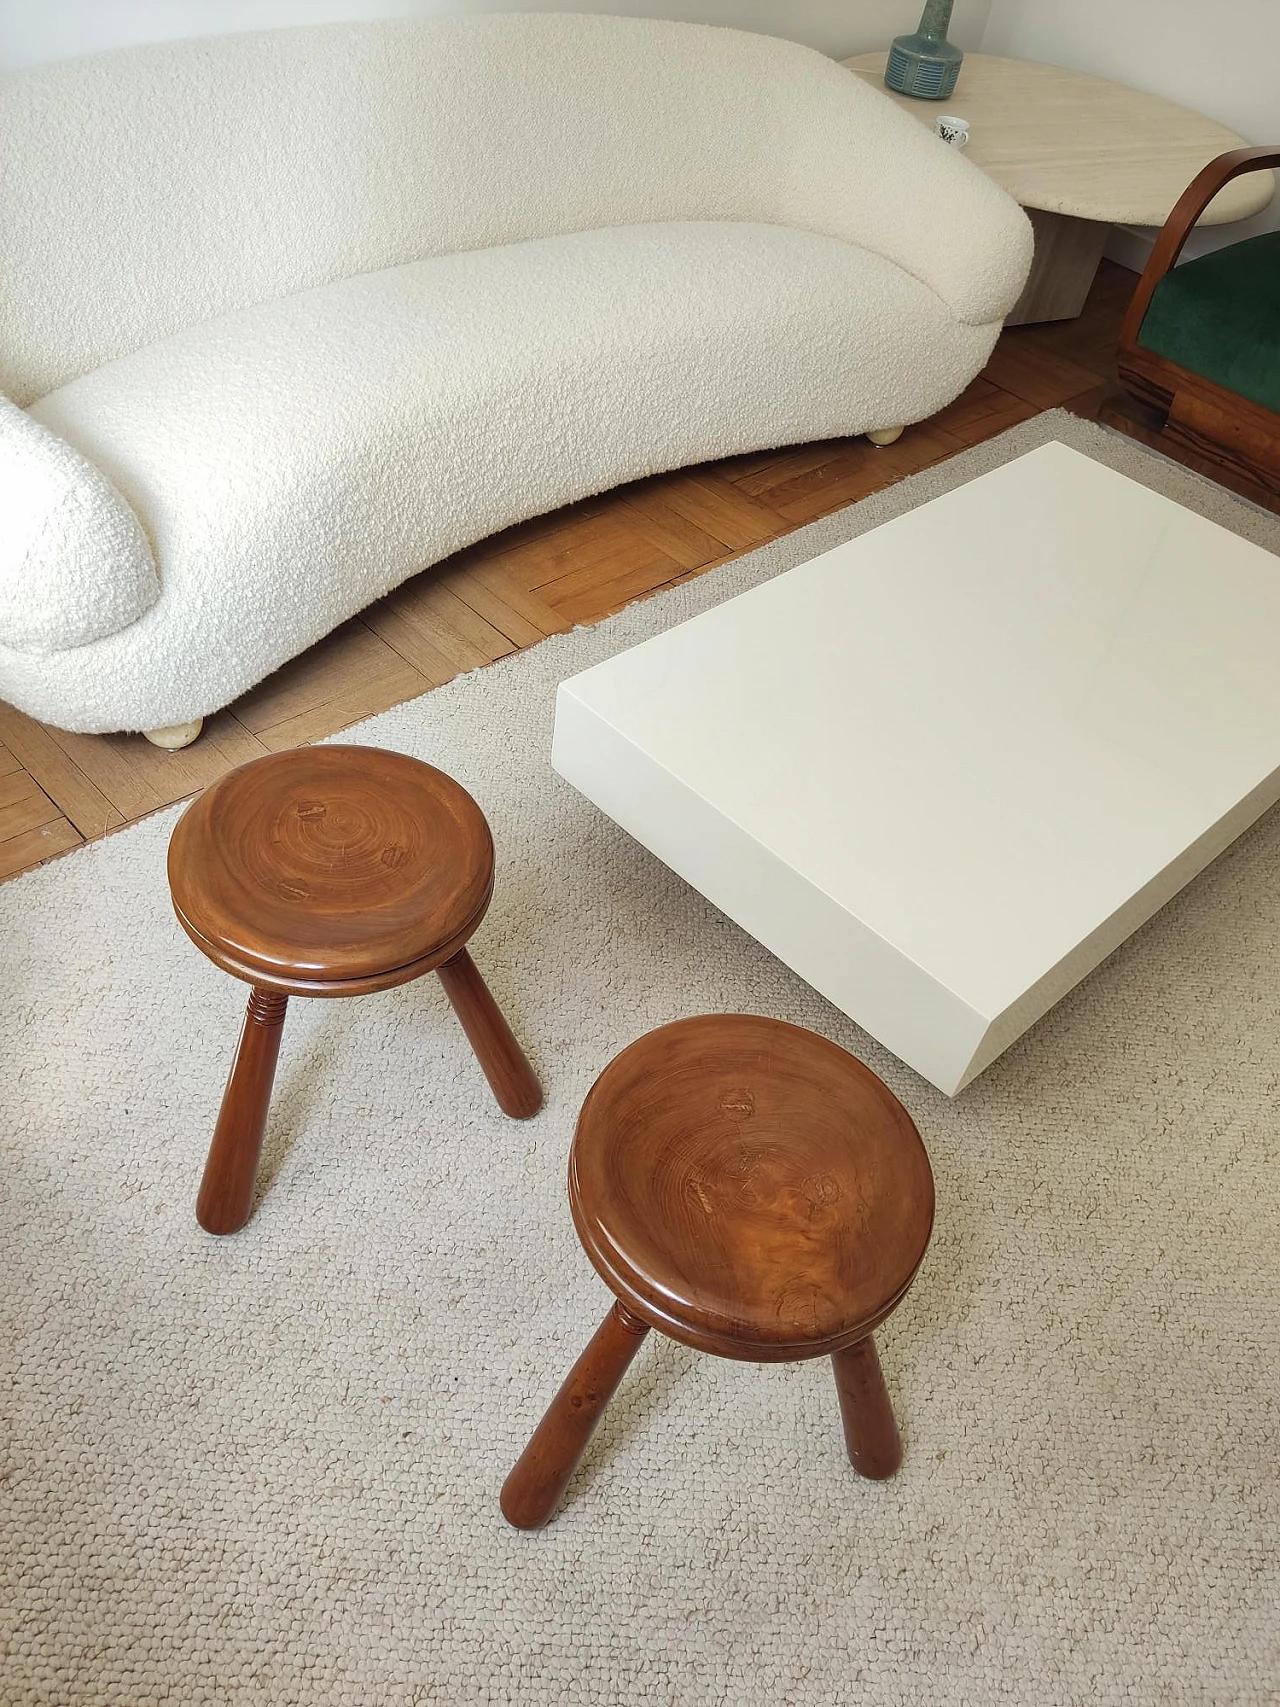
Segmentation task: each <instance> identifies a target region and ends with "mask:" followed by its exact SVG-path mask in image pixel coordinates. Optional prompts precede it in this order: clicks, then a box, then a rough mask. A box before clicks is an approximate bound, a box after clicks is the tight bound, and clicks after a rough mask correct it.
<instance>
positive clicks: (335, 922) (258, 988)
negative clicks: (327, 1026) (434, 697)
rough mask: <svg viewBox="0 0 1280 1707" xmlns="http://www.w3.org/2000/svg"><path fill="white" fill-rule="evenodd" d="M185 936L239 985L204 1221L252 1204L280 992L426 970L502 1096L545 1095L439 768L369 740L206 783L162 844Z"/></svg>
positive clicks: (347, 990)
mask: <svg viewBox="0 0 1280 1707" xmlns="http://www.w3.org/2000/svg"><path fill="white" fill-rule="evenodd" d="M169 887H170V890H171V892H172V895H173V905H174V910H175V912H176V913H177V915H178V920H179V922H180V923H181V925H182V927H183V929H184V930H185V931H186V933H187V935H188V936H189V937H190V938H191V940H192V941H193V942H194V943H195V945H196V946H197V948H200V949H202V950H203V952H204V953H205V954H207V955H208V956H209V958H210V960H212V961H213V962H214V964H215V965H217V966H220V967H222V969H223V970H224V971H225V972H230V973H231V974H232V975H233V976H234V977H236V978H241V979H243V980H244V981H245V982H246V983H247V984H251V985H252V986H253V991H252V994H251V995H250V997H249V1008H248V1012H247V1014H246V1015H245V1022H244V1030H243V1031H242V1033H241V1035H240V1043H239V1047H238V1048H237V1050H236V1056H235V1060H234V1062H233V1064H232V1067H231V1076H230V1078H229V1079H228V1081H227V1088H226V1091H225V1092H224V1094H223V1098H222V1108H221V1111H220V1112H219V1115H218V1123H217V1126H216V1128H215V1130H214V1135H213V1144H212V1146H211V1148H210V1150H209V1159H208V1161H207V1162H206V1164H205V1171H204V1179H203V1182H202V1183H201V1187H200V1195H199V1198H198V1200H197V1202H196V1218H197V1219H198V1220H199V1222H200V1225H201V1226H202V1227H203V1228H204V1229H205V1230H206V1231H207V1232H210V1233H234V1232H235V1231H236V1230H237V1229H238V1228H240V1227H242V1226H243V1225H244V1223H245V1222H246V1221H247V1220H248V1218H249V1208H250V1205H251V1203H252V1201H253V1185H254V1177H255V1175H256V1173H257V1167H258V1157H259V1154H260V1152H261V1149H262V1137H263V1132H264V1130H265V1128H266V1120H267V1107H268V1104H269V1102H270V1099H271V1085H272V1081H273V1079H274V1076H275V1067H276V1057H277V1055H278V1053H279V1049H280V1033H281V1028H282V1026H283V1025H284V1017H285V1010H286V1008H287V1007H288V1003H289V997H290V996H362V995H366V994H368V993H369V992H370V991H373V990H388V989H391V988H392V986H393V985H396V984H407V983H408V982H409V980H410V979H412V978H420V977H421V976H422V975H423V973H425V972H435V973H436V974H437V975H438V976H439V979H440V982H441V983H442V984H443V985H444V988H445V994H446V995H447V996H448V998H449V1000H450V1001H451V1002H452V1004H453V1007H454V1011H455V1012H456V1013H457V1016H458V1018H459V1019H460V1020H461V1022H462V1026H463V1030H464V1031H465V1032H466V1034H467V1036H468V1038H469V1039H470V1040H471V1046H472V1048H473V1049H474V1050H475V1052H476V1056H477V1058H478V1059H479V1062H480V1065H481V1067H482V1068H483V1069H484V1072H485V1076H486V1077H487V1079H488V1081H489V1084H490V1086H491V1087H492V1089H493V1093H494V1095H495V1097H496V1098H497V1100H498V1105H499V1107H500V1108H501V1109H502V1110H503V1112H504V1113H505V1114H509V1115H512V1116H514V1117H515V1118H517V1119H523V1118H525V1117H526V1116H528V1115H531V1114H536V1113H537V1112H538V1109H539V1108H540V1107H541V1106H542V1091H541V1089H540V1088H539V1085H538V1081H537V1079H535V1077H534V1075H533V1070H532V1068H531V1067H530V1066H529V1063H528V1061H527V1060H526V1059H525V1057H524V1054H523V1053H522V1051H521V1049H520V1046H519V1044H518V1043H517V1042H516V1040H515V1038H514V1037H513V1036H512V1034H511V1030H510V1027H509V1026H508V1025H507V1022H506V1020H505V1019H504V1018H503V1017H502V1014H501V1012H500V1010H499V1008H498V1006H497V1003H496V1002H495V1001H494V999H493V997H492V996H491V995H490V994H489V991H488V988H487V987H486V985H485V982H484V980H483V979H482V978H481V976H480V974H479V972H478V971H477V970H476V967H475V963H474V962H473V961H472V959H471V956H470V955H469V954H468V953H467V950H466V946H465V945H466V942H467V940H468V938H469V937H470V936H471V934H472V932H473V931H474V930H475V929H476V927H477V925H479V923H480V921H481V919H483V917H484V915H485V911H486V909H487V907H488V905H489V898H490V896H491V895H492V893H493V838H492V836H491V835H490V833H489V826H488V824H487V823H486V822H485V819H484V814H483V813H482V812H481V810H480V808H479V807H478V806H477V805H476V803H475V801H474V800H473V799H472V798H471V796H470V795H469V794H468V793H467V791H466V790H465V789H464V788H462V787H461V786H460V785H459V784H458V783H456V782H454V781H453V780H452V778H450V777H447V776H446V775H445V774H444V772H443V771H438V770H436V769H435V768H434V767H433V766H431V765H426V764H423V763H422V762H421V761H420V760H418V759H412V758H409V757H407V756H406V755H405V754H403V753H391V752H385V751H383V750H382V749H380V748H375V747H350V746H325V747H300V748H297V749H295V750H293V751H290V752H285V753H273V754H270V755H269V756H268V757H266V758H262V759H254V760H253V761H252V762H251V763H249V764H247V765H241V766H240V768H239V769H238V770H234V771H231V772H229V774H228V775H226V776H224V777H222V778H221V779H220V780H219V781H218V782H215V783H214V784H212V786H211V787H209V788H207V789H206V790H205V791H204V793H203V794H202V795H200V796H199V798H198V799H197V800H196V801H195V803H194V804H193V805H192V806H191V807H190V808H189V809H188V810H187V812H186V813H185V814H184V815H183V817H182V818H181V820H180V821H179V823H178V826H177V828H176V829H175V830H174V832H173V837H172V839H171V841H170V843H169Z"/></svg>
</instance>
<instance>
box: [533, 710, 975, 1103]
mask: <svg viewBox="0 0 1280 1707" xmlns="http://www.w3.org/2000/svg"><path fill="white" fill-rule="evenodd" d="M551 763H552V768H553V769H554V770H556V771H557V772H558V773H559V774H560V775H561V776H562V777H564V779H565V780H566V781H567V782H569V783H571V784H572V785H573V786H574V787H575V788H576V789H577V790H578V791H579V792H580V793H581V794H584V795H585V796H586V797H587V799H588V800H590V801H592V802H593V804H594V805H596V806H598V807H599V808H600V810H601V811H602V812H604V813H605V814H606V815H607V816H608V817H609V818H611V819H613V821H614V823H616V824H618V825H620V826H621V828H622V829H624V830H626V831H627V833H628V834H629V835H631V836H633V837H634V838H635V839H636V841H638V842H639V843H640V844H641V845H642V846H643V847H646V848H647V849H648V850H649V851H650V853H652V854H654V855H655V856H656V857H657V858H658V859H660V860H661V861H662V862H663V864H664V865H666V866H668V867H669V868H670V869H671V870H672V871H674V872H676V873H677V875H678V876H680V877H682V878H683V879H684V880H685V882H686V883H689V884H691V885H692V887H693V888H694V889H696V890H697V891H698V892H699V894H701V895H704V896H705V897H706V898H707V899H708V900H709V901H711V902H712V903H713V904H714V905H715V906H717V907H719V908H720V910H721V911H722V912H724V913H726V914H727V915H728V916H729V918H731V919H732V920H733V921H734V923H735V924H737V925H740V926H741V927H742V929H743V930H745V931H746V932H747V933H748V934H749V935H751V936H752V937H754V938H755V939H756V941H757V942H759V943H761V944H763V946H764V947H765V948H767V949H768V950H769V951H770V953H772V954H775V955H776V956H777V957H778V959H779V960H781V961H783V962H784V964H786V965H787V966H789V967H790V968H791V970H792V971H793V972H796V973H798V974H799V976H800V977H801V978H803V979H804V980H805V981H806V982H807V983H809V984H811V985H812V986H813V987H814V989H816V990H817V991H819V993H820V994H822V995H824V996H825V997H826V998H827V1000H828V1001H830V1002H833V1003H834V1004H835V1006H836V1007H838V1008H839V1009H841V1011H842V1012H844V1013H846V1014H848V1015H849V1017H850V1018H851V1019H853V1020H855V1021H856V1022H857V1024H859V1025H860V1026H862V1027H863V1028H864V1029H865V1030H866V1031H868V1032H870V1033H871V1035H872V1036H873V1037H875V1038H876V1039H877V1040H878V1041H879V1042H881V1043H883V1044H884V1045H885V1047H886V1048H887V1049H889V1050H891V1051H892V1052H893V1053H894V1054H895V1055H897V1056H898V1057H899V1058H900V1059H901V1060H903V1061H905V1062H907V1064H908V1065H909V1066H911V1067H914V1068H915V1070H916V1071H917V1072H918V1073H920V1074H922V1075H923V1077H924V1078H926V1079H928V1080H929V1081H930V1083H931V1084H934V1085H936V1086H937V1087H938V1089H939V1090H941V1091H943V1092H945V1093H946V1094H947V1095H948V1096H951V1095H954V1094H955V1092H956V1091H957V1090H958V1089H959V1087H960V1086H961V1085H962V1084H963V1083H964V1082H965V1080H966V1079H967V1078H968V1076H969V1067H970V1063H971V1061H972V1060H973V1057H974V1056H975V1054H976V1053H977V1051H978V1050H979V1048H980V1047H981V1045H982V1042H983V1039H984V1037H985V1035H986V1033H987V1030H988V1026H989V1019H988V1018H987V1017H986V1016H984V1015H982V1014H980V1013H978V1012H977V1011H976V1010H975V1009H973V1008H972V1007H970V1006H969V1005H968V1004H967V1003H966V1002H964V1001H962V1000H961V999H960V997H958V996H957V995H955V994H954V992H952V991H951V990H949V989H947V988H946V987H945V986H943V985H941V984H939V983H938V982H937V981H936V980H935V979H933V978H932V977H931V976H930V975H929V974H928V973H927V972H926V971H925V970H924V969H923V968H921V967H920V966H918V965H917V964H916V963H915V962H914V961H912V960H910V959H909V958H908V957H907V956H906V955H905V954H903V953H901V952H900V951H899V950H898V949H896V948H895V947H894V946H893V945H892V944H891V943H889V942H887V941H886V940H885V939H884V938H883V937H881V936H879V935H877V933H876V932H875V931H873V930H871V929H869V928H868V927H867V926H866V925H864V924H863V923H862V921H861V920H860V919H858V918H857V917H855V916H854V915H853V914H851V913H849V912H848V911H846V910H845V909H844V908H842V907H840V906H839V905H838V904H837V903H836V902H834V901H833V900H832V899H831V898H830V896H828V895H826V894H824V893H823V892H822V891H821V890H820V889H818V888H817V887H816V886H815V885H814V884H813V883H812V882H811V881H810V880H809V879H807V878H806V877H805V876H804V875H803V873H801V872H800V871H798V870H796V869H795V868H794V867H792V866H790V865H788V864H787V863H786V862H785V861H784V860H783V859H782V858H780V857H779V855H777V854H776V853H774V852H773V851H772V850H771V849H770V848H768V847H767V846H765V845H764V844H763V843H761V842H760V841H758V840H757V839H756V838H755V837H754V836H751V835H749V834H748V833H747V832H746V831H745V830H743V829H742V828H740V826H738V825H737V824H735V823H734V822H733V821H732V820H731V819H729V818H728V817H726V816H725V815H724V814H723V813H721V812H720V811H718V810H717V809H716V807H715V806H714V804H712V802H710V801H708V800H707V799H705V798H703V797H702V796H701V795H699V794H698V793H696V792H695V791H694V790H693V789H691V788H690V787H689V786H688V785H687V784H685V783H683V782H682V781H681V780H680V779H679V778H678V777H676V776H673V775H672V774H671V772H670V771H668V770H667V769H665V767H664V766H662V765H661V764H659V763H658V762H657V761H656V760H655V759H654V758H652V757H651V756H650V755H649V754H647V753H646V752H644V751H643V749H641V748H640V747H638V746H637V745H636V744H635V743H634V742H633V741H631V740H630V739H628V737H627V736H626V735H625V734H624V733H622V732H621V731H620V730H619V729H617V728H615V727H614V726H613V725H611V724H610V723H608V722H606V721H605V719H604V718H602V717H601V716H600V715H599V714H598V713H597V712H596V711H594V710H593V708H592V707H591V706H589V705H588V704H586V703H585V702H584V701H583V700H582V699H581V698H580V697H579V696H578V695H577V694H576V693H575V692H574V684H573V682H572V681H568V682H563V683H561V685H560V689H559V692H558V695H557V700H556V722H555V736H554V740H553V743H552V752H551Z"/></svg>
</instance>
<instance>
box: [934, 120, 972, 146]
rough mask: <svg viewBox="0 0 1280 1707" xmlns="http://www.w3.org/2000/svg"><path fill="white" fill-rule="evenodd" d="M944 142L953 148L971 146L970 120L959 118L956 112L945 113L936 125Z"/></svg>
mask: <svg viewBox="0 0 1280 1707" xmlns="http://www.w3.org/2000/svg"><path fill="white" fill-rule="evenodd" d="M934 129H935V130H936V131H937V133H938V135H939V136H940V137H941V138H942V140H943V141H944V142H947V143H950V145H951V147H952V148H967V147H968V146H969V121H968V119H959V118H957V117H956V116H955V114H954V113H943V114H941V115H940V117H939V119H938V122H937V124H936V125H935V126H934Z"/></svg>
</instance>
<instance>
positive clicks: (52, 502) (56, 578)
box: [0, 397, 160, 657]
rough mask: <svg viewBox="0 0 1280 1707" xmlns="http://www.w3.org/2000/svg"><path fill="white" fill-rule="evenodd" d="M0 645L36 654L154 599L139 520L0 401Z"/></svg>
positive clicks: (99, 477) (155, 585)
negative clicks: (0, 519)
mask: <svg viewBox="0 0 1280 1707" xmlns="http://www.w3.org/2000/svg"><path fill="white" fill-rule="evenodd" d="M0 518H2V521H0V643H2V644H3V645H4V646H6V647H9V648H12V649H14V650H16V651H18V652H24V653H29V654H31V655H32V656H33V657H40V656H42V655H44V654H46V653H49V652H53V651H55V650H61V649H64V648H66V647H73V646H83V645H84V644H85V643H86V642H87V641H90V640H97V639H99V638H100V637H101V636H103V635H106V634H115V633H116V632H117V631H119V630H120V629H123V628H125V627H126V625H127V624H131V623H133V622H135V621H136V619H137V618H138V617H140V616H141V615H142V613H143V611H145V610H147V609H148V608H149V607H150V606H151V605H153V604H154V603H155V601H156V600H157V598H159V596H160V580H159V577H158V576H157V574H156V566H155V561H154V559H153V558H152V555H151V547H150V545H149V544H148V543H147V538H146V535H145V534H144V533H143V531H142V528H141V527H140V526H139V523H138V518H137V516H136V515H135V514H134V512H133V511H132V510H131V509H130V508H129V506H128V504H127V503H125V501H124V499H123V498H122V497H121V496H120V494H119V492H117V491H116V490H115V488H114V487H113V486H112V485H111V482H110V481H109V480H107V479H106V477H105V476H104V475H103V474H102V473H101V472H100V470H99V469H97V468H95V467H94V466H93V465H92V463H90V462H86V460H85V458H84V457H83V456H81V455H80V453H79V452H78V451H76V450H73V449H72V447H71V446H70V445H69V444H65V443H64V442H63V441H62V440H61V439H60V438H58V437H57V435H56V434H54V433H51V432H48V431H47V430H46V429H45V428H44V427H42V426H40V425H39V423H38V422H36V421H34V420H33V419H32V418H31V416H30V415H28V414H27V413H26V412H25V411H24V410H22V409H18V408H16V407H15V406H14V405H13V404H12V403H10V402H9V401H8V400H7V399H5V398H3V397H0Z"/></svg>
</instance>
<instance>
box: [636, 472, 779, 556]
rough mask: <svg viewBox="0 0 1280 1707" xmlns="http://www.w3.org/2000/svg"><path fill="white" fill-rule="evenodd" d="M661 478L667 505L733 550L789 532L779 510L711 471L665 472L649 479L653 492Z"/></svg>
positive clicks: (762, 542) (757, 543)
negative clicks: (651, 480) (651, 479)
mask: <svg viewBox="0 0 1280 1707" xmlns="http://www.w3.org/2000/svg"><path fill="white" fill-rule="evenodd" d="M658 480H660V481H661V497H662V500H663V502H664V503H665V504H668V505H669V506H670V507H671V508H672V509H673V510H675V511H676V513H677V514H678V515H681V516H683V517H684V519H685V520H686V521H688V522H692V523H693V525H694V526H695V527H697V528H701V529H702V531H703V532H704V533H708V534H710V535H711V537H712V539H716V540H719V541H720V543H721V545H722V546H727V547H728V548H729V549H730V550H731V551H746V550H747V549H749V547H751V546H753V545H763V544H764V542H765V541H766V540H768V539H776V538H777V536H778V535H779V534H780V533H786V531H787V527H786V523H785V519H784V518H782V517H780V516H779V514H778V512H777V511H776V510H773V509H771V508H770V507H769V506H768V505H767V504H762V503H761V502H760V500H759V499H758V498H753V497H752V495H751V494H750V493H749V492H742V491H739V489H738V488H737V487H736V486H735V485H734V484H733V482H732V481H731V480H724V479H722V478H721V477H720V476H719V475H717V474H714V473H711V472H710V471H707V470H699V471H698V472H697V473H688V472H682V473H679V474H666V475H661V476H658V477H657V480H655V481H654V482H646V487H647V489H648V490H650V491H653V490H654V489H655V487H656V486H657V481H658Z"/></svg>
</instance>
